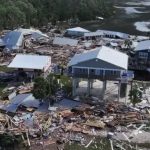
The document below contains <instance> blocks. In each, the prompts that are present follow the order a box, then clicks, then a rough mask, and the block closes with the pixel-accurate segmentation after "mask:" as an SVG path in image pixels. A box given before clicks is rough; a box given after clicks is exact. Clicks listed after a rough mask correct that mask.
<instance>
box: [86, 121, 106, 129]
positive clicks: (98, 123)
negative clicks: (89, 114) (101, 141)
mask: <svg viewBox="0 0 150 150" xmlns="http://www.w3.org/2000/svg"><path fill="white" fill-rule="evenodd" d="M85 125H87V126H91V127H95V128H102V129H103V128H104V127H105V123H104V122H102V121H100V120H87V121H86V123H85Z"/></svg>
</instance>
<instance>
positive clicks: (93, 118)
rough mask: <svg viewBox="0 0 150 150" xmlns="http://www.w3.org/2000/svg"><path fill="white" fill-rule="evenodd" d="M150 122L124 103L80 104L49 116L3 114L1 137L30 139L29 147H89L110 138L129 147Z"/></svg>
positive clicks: (48, 113)
mask: <svg viewBox="0 0 150 150" xmlns="http://www.w3.org/2000/svg"><path fill="white" fill-rule="evenodd" d="M149 120H150V116H149V113H148V112H147V109H144V110H142V111H140V110H139V109H137V110H135V109H133V108H132V107H129V106H127V105H125V104H123V103H121V102H111V103H110V102H107V103H105V104H103V106H102V104H97V105H96V106H93V105H89V104H83V103H80V104H79V105H78V106H77V107H73V108H67V107H66V108H65V107H61V106H58V107H56V110H55V111H49V112H47V113H46V112H39V111H35V112H33V113H28V112H26V113H25V112H21V111H18V112H17V113H16V114H15V115H13V116H10V115H9V116H8V115H7V114H2V113H1V114H0V134H4V133H7V134H10V135H20V136H22V138H23V139H24V140H25V139H27V141H26V140H25V141H26V144H27V145H28V146H31V145H32V144H33V145H38V144H40V143H42V142H44V141H45V142H44V145H45V144H46V143H50V144H54V143H55V144H58V145H62V144H64V143H68V142H69V143H70V142H77V143H79V144H81V145H84V146H85V147H88V144H89V142H90V141H91V140H92V142H93V141H94V139H92V138H93V137H102V138H104V137H105V138H106V137H109V138H110V135H111V139H112V140H123V141H127V142H129V143H130V142H132V139H133V141H134V142H136V143H140V142H141V141H140V140H139V139H138V138H137V140H136V139H135V138H136V136H137V135H138V134H142V133H144V134H145V133H146V131H147V130H149V129H150V127H149V126H148V124H149ZM110 133H112V134H110ZM147 134H149V133H147ZM149 136H150V135H149ZM149 136H148V137H149ZM89 137H90V138H89ZM145 140H147V139H145ZM145 140H142V142H145ZM34 141H36V143H35V142H34ZM38 141H40V142H38ZM89 145H90V144H89Z"/></svg>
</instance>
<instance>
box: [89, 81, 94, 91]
mask: <svg viewBox="0 0 150 150" xmlns="http://www.w3.org/2000/svg"><path fill="white" fill-rule="evenodd" d="M93 83H94V80H91V84H90V88H91V89H93Z"/></svg>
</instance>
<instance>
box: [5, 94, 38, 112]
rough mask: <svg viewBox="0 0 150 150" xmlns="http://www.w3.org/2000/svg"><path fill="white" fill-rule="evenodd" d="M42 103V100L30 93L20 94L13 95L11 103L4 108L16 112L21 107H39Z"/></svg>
mask: <svg viewBox="0 0 150 150" xmlns="http://www.w3.org/2000/svg"><path fill="white" fill-rule="evenodd" d="M39 105H40V101H39V100H37V99H35V97H34V96H33V95H32V94H31V93H29V94H19V95H17V96H15V97H13V98H12V99H11V100H10V102H9V104H7V105H5V106H4V107H3V108H2V110H4V111H6V112H10V113H16V111H17V109H18V108H19V107H24V108H27V109H28V108H38V107H39Z"/></svg>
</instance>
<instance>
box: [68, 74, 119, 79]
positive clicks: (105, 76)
mask: <svg viewBox="0 0 150 150" xmlns="http://www.w3.org/2000/svg"><path fill="white" fill-rule="evenodd" d="M69 76H71V77H75V78H90V79H101V80H106V79H107V80H116V79H118V78H120V75H107V74H105V75H96V74H93V73H92V74H87V73H69Z"/></svg>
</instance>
